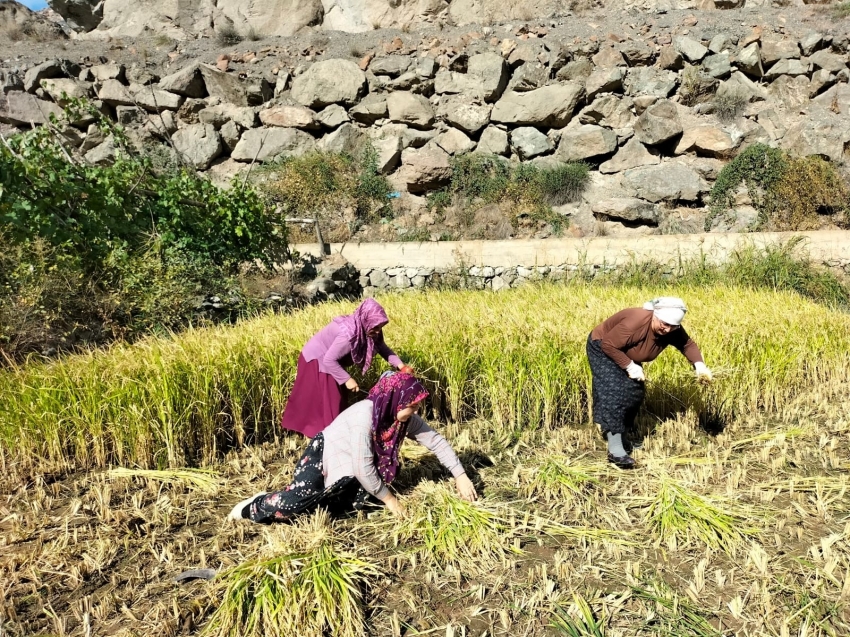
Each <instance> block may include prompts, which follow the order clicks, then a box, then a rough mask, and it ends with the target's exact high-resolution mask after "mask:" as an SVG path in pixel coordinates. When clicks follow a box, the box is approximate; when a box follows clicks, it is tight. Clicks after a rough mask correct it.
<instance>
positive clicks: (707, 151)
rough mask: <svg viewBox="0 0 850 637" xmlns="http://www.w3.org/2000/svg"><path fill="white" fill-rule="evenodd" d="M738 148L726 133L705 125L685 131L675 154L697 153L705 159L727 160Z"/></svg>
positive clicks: (715, 127)
mask: <svg viewBox="0 0 850 637" xmlns="http://www.w3.org/2000/svg"><path fill="white" fill-rule="evenodd" d="M739 141H740V140H739ZM736 148H737V143H736V142H735V141H733V139H732V138H731V137H730V136H729V134H728V133H727V132H726V131H724V130H723V129H721V128H718V127H717V126H712V125H711V124H704V125H702V126H688V127H687V128H686V129H685V131H684V133H683V134H682V137H681V139H679V143H678V144H676V150H675V154H677V155H681V154H682V153H687V152H696V154H697V155H701V156H704V157H717V158H726V157H730V156H732V155H733V154H734V153H735V149H736Z"/></svg>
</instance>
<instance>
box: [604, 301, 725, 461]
mask: <svg viewBox="0 0 850 637" xmlns="http://www.w3.org/2000/svg"><path fill="white" fill-rule="evenodd" d="M685 312H687V308H686V307H685V303H684V301H682V299H680V298H677V297H661V298H658V299H655V300H653V301H650V302H648V303H645V304H644V306H643V307H642V308H640V307H636V308H629V309H627V310H622V311H620V312H617V313H616V314H614V315H613V316H612V317H610V318H609V319H607V320H606V321H603V322H602V323H600V324H599V325H597V326H596V327H595V328H594V329H593V331H592V332H591V333H590V336H589V337H588V339H587V358H588V362H589V363H590V371H591V374H592V381H593V387H592V395H593V421H594V422H595V423H596V424H598V425H599V426H600V428H601V429H602V434H603V435H604V436H605V438H606V439H607V440H608V461H609V462H611V463H613V464H615V465H616V466H618V467H620V468H623V469H630V468H632V467H634V466H635V461H634V459H632V457H631V456H630V455H629V450H627V448H626V447H628V446H629V444H628V440H627V438H626V437H627V436H628V433H629V432H630V430H631V429H632V428H633V427H634V423H635V417H636V416H637V414H638V411H639V410H640V406H641V403H643V399H644V396H645V394H646V388H645V386H644V382H645V381H646V376H645V375H644V371H643V367H642V365H641V364H642V363H648V362H650V361H653V360H655V359H656V358H657V357H658V355H659V354H660V353H661V352H663V351H664V349H665V348H666V347H667V346H668V345H672V346H673V347H675V348H676V349H678V350H679V351H680V352H682V354H684V355H685V357H686V358H687V359H688V361H690V363H691V364H692V365H693V366H694V370H695V372H696V375H697V378H698V379H700V380H702V381H711V371H710V370H709V369H708V367H706V365H705V362H703V358H702V353H701V352H700V350H699V347H697V344H696V343H695V342H694V341H693V340H692V339H691V337H690V336H688V334H687V332H685V329H684V328H683V327H682V319H683V318H684V317H685Z"/></svg>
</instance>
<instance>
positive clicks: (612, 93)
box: [0, 3, 850, 235]
mask: <svg viewBox="0 0 850 637" xmlns="http://www.w3.org/2000/svg"><path fill="white" fill-rule="evenodd" d="M178 5H179V3H178ZM181 6H182V5H181ZM177 8H178V9H179V6H178V7H177ZM683 31H687V29H684V30H683V29H681V28H677V29H676V30H675V31H674V32H650V31H649V29H648V28H642V29H629V32H630V33H631V35H628V36H623V35H618V34H616V33H610V34H607V35H605V36H603V37H599V36H597V35H595V34H594V35H591V36H589V37H587V38H576V39H575V40H573V41H571V42H567V43H564V42H553V41H552V40H550V39H549V38H548V35H549V29H548V28H547V27H545V26H542V25H537V26H534V25H523V26H520V27H513V26H509V27H507V28H504V29H501V30H500V32H497V31H495V30H493V29H490V28H489V27H488V28H486V29H482V30H480V31H473V32H468V33H466V34H464V35H463V36H462V37H461V38H459V39H458V41H457V42H454V43H452V44H448V43H446V42H442V41H440V40H439V39H438V38H430V39H427V38H426V39H419V38H417V37H415V36H406V37H396V38H394V39H392V40H390V41H387V42H384V43H383V45H382V46H381V47H380V48H379V49H378V50H377V55H376V54H375V52H374V51H373V52H371V53H369V54H368V55H366V56H365V57H357V58H349V59H344V58H330V59H326V58H324V57H323V58H322V59H318V60H315V59H312V58H313V57H314V56H313V55H312V54H311V55H310V56H308V57H307V58H306V59H304V61H303V62H301V63H299V64H292V65H286V64H283V63H281V64H280V65H278V66H275V67H274V68H271V69H268V70H264V71H260V70H259V69H260V68H261V67H263V66H264V65H263V64H261V62H267V61H269V60H274V59H276V57H275V56H276V55H278V54H279V50H278V49H276V48H275V47H273V46H265V47H262V48H260V49H259V50H257V51H254V52H250V53H247V54H243V55H241V56H240V57H239V58H238V59H235V58H234V56H229V57H228V56H222V57H221V58H220V59H219V60H218V63H217V64H207V63H204V62H203V61H200V60H196V61H192V62H190V63H184V64H183V65H182V66H181V67H180V68H171V69H168V71H167V73H165V72H164V73H161V74H160V73H157V72H156V70H151V69H150V68H147V67H144V66H130V67H125V66H123V65H121V64H117V63H114V62H108V61H107V62H106V63H103V64H79V63H75V62H73V61H69V60H61V59H54V60H48V61H46V62H44V63H42V64H40V65H37V66H33V67H31V68H15V67H11V68H10V67H7V68H6V69H5V70H2V71H0V87H2V90H0V122H5V123H6V124H10V125H12V126H16V127H22V128H23V127H27V126H29V125H31V124H35V125H39V124H42V123H44V122H45V121H47V118H48V117H49V115H50V114H51V113H58V112H59V110H60V106H61V105H62V103H63V100H64V99H65V97H64V96H71V97H88V98H90V99H92V100H94V101H95V103H96V104H97V105H98V106H99V107H100V108H101V109H103V111H104V112H106V113H108V114H109V115H110V116H111V117H113V118H114V119H115V120H116V121H118V122H120V123H121V124H123V125H125V126H126V127H127V128H128V129H129V130H130V132H131V136H132V137H133V138H134V139H136V140H137V141H138V143H140V144H161V148H162V151H163V152H167V153H170V152H172V150H171V149H172V147H173V149H175V150H176V152H177V153H179V155H181V161H183V162H185V163H188V164H190V165H192V166H194V167H195V168H196V169H198V170H201V171H206V170H209V171H210V175H211V177H213V178H214V179H220V180H222V181H226V180H227V179H228V178H230V177H232V176H234V175H236V174H239V173H240V172H244V170H246V169H247V167H248V166H249V165H251V164H252V163H254V162H267V161H272V160H275V159H277V158H280V157H287V156H298V155H302V154H304V153H308V152H310V151H314V150H325V151H336V152H351V153H354V152H357V151H358V150H359V149H361V148H363V147H364V146H365V145H366V144H371V145H372V146H373V147H374V148H375V150H376V151H377V155H378V164H379V170H380V171H381V172H382V173H383V174H386V175H388V176H389V178H390V179H391V181H392V183H393V184H394V185H395V187H396V188H397V190H399V191H400V192H401V193H403V194H404V195H405V197H403V198H402V203H404V202H405V200H406V201H407V204H409V205H412V206H413V207H415V205H421V203H419V202H420V200H419V196H420V195H423V194H426V193H428V192H430V191H432V190H434V189H436V188H440V187H442V186H444V185H445V184H446V183H447V182H448V181H449V179H450V177H451V159H452V157H456V156H458V155H462V154H464V153H470V152H480V153H488V154H495V155H499V156H503V157H505V158H506V159H510V160H511V161H514V162H520V161H524V162H531V163H533V164H536V165H539V166H544V167H551V166H555V165H557V164H559V163H562V162H569V161H579V160H580V161H586V162H588V163H589V164H590V165H591V166H592V167H593V171H592V173H591V181H590V186H589V188H588V189H587V191H586V192H585V193H584V195H583V198H582V200H581V201H580V202H577V203H575V204H571V205H567V206H563V207H561V208H559V209H558V212H560V213H561V214H563V215H565V216H567V217H569V219H570V221H571V222H572V225H573V227H574V228H576V229H577V230H576V231H577V232H580V233H581V234H583V235H588V234H623V233H626V234H655V233H661V232H665V233H672V232H680V233H681V232H694V231H701V230H702V228H703V225H704V223H705V218H704V215H703V214H701V212H700V211H701V210H703V209H704V207H705V203H706V196H707V193H708V192H709V190H710V188H711V185H712V183H713V181H714V180H715V178H716V177H717V174H718V172H719V171H720V169H721V168H722V167H723V165H724V164H725V162H727V161H728V160H730V159H731V158H732V157H734V156H735V155H736V154H737V153H738V152H740V150H741V149H743V148H745V147H746V146H748V145H750V144H753V143H756V142H762V143H766V144H769V145H772V146H778V147H782V148H785V149H787V150H788V151H789V152H791V153H793V154H797V155H802V156H806V155H817V156H822V157H825V158H828V159H829V160H831V161H833V162H835V163H837V164H839V165H843V164H846V162H847V161H848V159H850V86H848V79H850V68H848V59H850V55H848V54H849V53H850V36H848V34H847V33H846V31H841V30H840V29H839V30H837V31H836V33H833V34H830V33H825V32H815V31H811V32H807V33H802V34H799V35H794V36H791V35H790V34H788V33H786V32H785V29H784V28H777V29H776V31H771V30H769V29H768V28H767V27H764V28H763V27H757V28H755V29H750V28H749V27H747V28H746V29H741V32H740V33H739V32H737V31H734V30H733V32H723V31H718V32H716V33H714V35H712V36H711V37H710V38H709V37H698V36H696V37H692V36H691V35H688V34H683ZM641 33H643V35H640V34H641ZM705 35H707V34H705ZM255 61H256V64H255ZM265 66H266V68H268V65H265ZM254 68H256V69H258V70H256V71H255V70H253V69H254ZM161 75H162V76H161ZM730 104H731V105H732V107H734V108H733V112H731V113H718V112H717V111H718V108H721V106H722V107H723V108H727V109H728V108H729V106H728V105H730ZM723 105H726V106H723ZM734 109H737V111H735V110H734ZM721 116H722V117H721ZM65 135H66V138H67V140H68V143H69V144H72V145H74V146H77V147H78V148H80V149H81V150H82V152H84V153H85V157H86V159H87V160H88V161H91V162H94V163H98V162H106V161H110V160H111V159H112V158H113V157H114V153H115V149H114V147H113V145H112V143H111V140H109V139H103V137H102V134H101V132H100V130H99V129H98V128H97V127H95V126H89V125H88V124H87V123H86V122H85V121H83V122H75V123H74V124H73V125H72V126H69V127H68V128H67V129H66V130H65ZM411 202H412V203H411ZM755 215H756V211H755V209H754V208H753V206H752V205H751V202H750V201H749V200H748V196H747V194H746V193H745V192H741V193H740V196H739V197H738V200H737V210H736V214H735V215H733V216H731V217H728V218H724V219H717V220H715V222H714V224H715V225H714V226H713V228H712V229H714V230H718V231H730V230H731V231H739V230H746V229H747V228H748V227H749V226H750V225H751V224H752V223H753V222H754V221H755Z"/></svg>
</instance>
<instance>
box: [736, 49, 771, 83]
mask: <svg viewBox="0 0 850 637" xmlns="http://www.w3.org/2000/svg"><path fill="white" fill-rule="evenodd" d="M735 64H736V65H737V67H738V68H739V69H740V70H741V71H743V72H744V73H746V74H747V75H749V76H751V77H761V76H762V75H764V68H763V67H762V64H761V48H760V47H759V45H758V42H753V43H752V44H748V45H747V46H745V47H744V48H743V49H741V50H740V51H739V52H738V55H737V56H736V58H735Z"/></svg>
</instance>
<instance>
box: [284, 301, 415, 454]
mask: <svg viewBox="0 0 850 637" xmlns="http://www.w3.org/2000/svg"><path fill="white" fill-rule="evenodd" d="M389 322H390V320H389V319H388V318H387V313H386V312H385V311H384V308H382V307H381V305H380V304H379V303H378V302H377V301H376V300H375V299H366V300H365V301H363V302H362V303H361V304H360V306H359V307H358V308H357V309H356V310H354V313H353V314H348V315H346V316H337V317H336V318H335V319H334V320H333V321H331V322H330V323H329V324H328V325H327V326H326V327H324V328H323V329H322V330H321V331H320V332H319V333H318V334H316V335H315V336H314V337H313V338H311V339H310V340H309V341H307V344H306V345H305V346H304V349H302V350H301V356H299V357H298V370H297V372H296V374H295V385H294V386H293V387H292V393H291V394H290V396H289V401H288V402H287V403H286V409H285V410H284V412H283V418H282V419H281V423H280V424H281V426H282V427H283V428H284V429H289V430H290V431H298V432H301V433H302V434H304V435H305V436H307V437H308V438H312V437H314V436H315V435H316V434H317V433H319V432H320V431H322V430H323V429H324V428H325V427H327V426H328V425H329V424H331V423H332V422H333V421H334V419H335V418H336V417H337V416H339V414H340V412H341V411H342V407H343V393H342V390H341V387H342V386H343V385H344V386H345V387H346V388H347V389H348V390H350V391H352V392H355V393H356V392H358V391H360V386H359V385H358V384H357V381H356V380H354V379H353V378H352V377H351V374H349V373H348V372H347V371H345V368H346V367H349V366H351V365H357V366H358V367H359V368H360V370H361V371H362V372H363V373H364V374H365V373H366V371H367V370H368V369H369V367H370V366H371V365H372V357H373V356H374V354H375V352H376V351H377V352H378V354H380V355H381V356H382V357H383V358H384V359H385V360H386V361H387V362H388V363H389V364H390V365H392V366H393V367H395V368H396V369H405V370H410V368H409V367H407V365H405V364H404V363H403V362H402V361H401V359H400V358H399V357H398V356H396V353H395V352H394V351H392V350H391V349H390V348H389V347H387V344H386V343H385V342H384V335H383V332H382V330H383V327H384V325H386V324H387V323H389ZM410 371H412V370H410Z"/></svg>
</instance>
